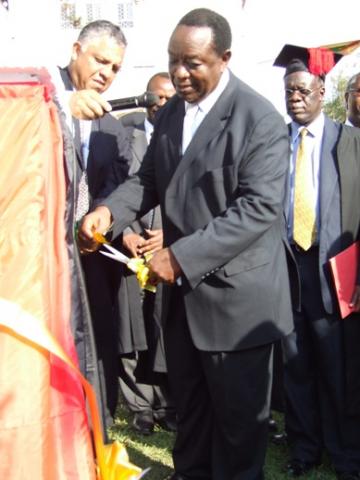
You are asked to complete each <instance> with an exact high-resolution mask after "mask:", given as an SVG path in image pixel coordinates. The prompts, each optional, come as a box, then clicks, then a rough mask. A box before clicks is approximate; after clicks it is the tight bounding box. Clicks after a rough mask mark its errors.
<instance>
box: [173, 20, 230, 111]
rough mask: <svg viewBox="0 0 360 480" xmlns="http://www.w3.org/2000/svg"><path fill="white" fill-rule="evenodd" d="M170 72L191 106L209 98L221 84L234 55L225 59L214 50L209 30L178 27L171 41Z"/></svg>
mask: <svg viewBox="0 0 360 480" xmlns="http://www.w3.org/2000/svg"><path fill="white" fill-rule="evenodd" d="M168 52H169V72H170V76H171V80H172V82H173V84H174V86H175V89H176V93H177V94H178V95H179V96H180V97H181V98H183V99H184V100H186V101H187V102H189V103H197V102H199V101H200V100H203V99H204V98H205V97H207V96H208V95H209V93H211V92H212V91H213V90H214V89H215V88H216V86H217V84H218V83H219V80H220V77H221V74H222V73H223V71H224V70H225V68H226V66H227V64H228V62H229V60H230V56H231V53H230V51H229V50H227V51H225V52H224V54H223V55H222V56H219V54H218V53H217V52H216V51H215V49H214V47H213V40H212V31H211V29H210V28H208V27H188V26H186V25H179V26H178V27H177V28H176V29H175V31H174V33H173V34H172V36H171V38H170V42H169V48H168Z"/></svg>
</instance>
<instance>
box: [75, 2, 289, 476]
mask: <svg viewBox="0 0 360 480" xmlns="http://www.w3.org/2000/svg"><path fill="white" fill-rule="evenodd" d="M230 47H231V31H230V27H229V24H228V22H227V20H226V19H225V18H223V17H222V16H221V15H219V14H217V13H216V12H213V11H211V10H208V9H203V8H201V9H196V10H193V11H191V12H189V13H188V14H186V15H185V16H184V17H183V18H182V19H181V20H180V22H179V23H178V25H177V26H176V28H175V30H174V32H173V34H172V36H171V38H170V42H169V47H168V52H169V69H170V76H171V78H172V81H173V84H174V86H175V89H176V92H177V95H175V96H174V97H173V98H171V99H170V100H169V101H168V102H167V104H166V105H165V106H164V107H163V108H162V109H161V110H160V111H159V116H158V117H157V120H156V125H155V129H154V133H153V136H152V139H151V142H150V145H149V148H148V150H147V153H146V155H145V158H144V160H143V163H142V166H141V168H140V170H139V171H138V173H137V174H136V175H135V176H133V177H131V178H130V179H129V180H128V181H127V182H126V183H125V184H124V185H123V187H124V188H121V187H120V188H119V189H117V190H116V191H115V192H114V193H113V194H112V195H111V196H110V197H109V198H108V199H107V200H106V201H105V202H104V203H103V204H102V205H101V206H99V207H98V208H97V209H96V210H95V211H94V212H92V213H90V214H89V215H87V216H86V217H85V219H84V221H83V224H82V227H81V229H80V231H79V241H80V242H81V245H82V248H83V249H84V250H87V251H93V250H94V249H95V248H97V247H98V245H97V244H96V242H94V240H93V237H92V235H93V234H92V232H93V229H96V230H99V231H104V230H106V229H107V228H108V227H109V225H110V222H111V221H112V219H113V220H114V231H113V234H114V236H116V235H118V234H119V232H120V231H122V230H123V229H124V228H125V227H126V226H127V225H129V224H130V223H131V222H132V221H133V220H134V219H135V218H136V217H140V216H142V215H143V214H144V213H145V212H147V211H149V210H150V209H152V208H154V207H155V206H156V205H157V204H160V207H161V211H162V219H163V231H164V245H165V248H163V249H162V250H160V251H158V252H156V253H155V254H154V256H153V257H152V259H151V261H150V263H149V264H150V268H151V275H152V277H151V278H152V281H154V283H156V282H158V281H161V282H164V297H163V316H164V320H163V321H164V323H165V325H164V342H165V353H166V361H167V366H168V373H169V381H170V386H171V391H172V393H173V395H174V401H175V407H176V413H177V428H178V430H177V436H176V441H175V446H174V450H173V459H174V465H175V470H176V472H175V473H174V474H173V476H172V478H173V479H176V480H180V479H196V480H199V479H204V480H205V479H208V480H210V479H226V480H235V479H237V480H258V479H263V478H264V477H263V464H264V459H265V450H266V443H267V430H268V419H269V402H270V387H271V367H270V365H271V361H272V347H273V343H274V342H275V341H276V340H278V339H279V338H280V337H281V336H283V335H285V334H288V333H289V332H290V331H291V329H292V315H291V302H290V291H289V283H288V273H287V265H286V256H285V248H284V244H283V241H282V236H281V232H282V228H283V215H282V207H281V204H282V198H283V195H284V187H285V179H286V173H287V165H288V153H289V141H288V134H287V129H286V126H285V124H284V121H283V119H282V118H281V116H280V115H279V113H278V112H276V111H275V109H274V107H273V106H272V105H271V104H270V103H269V102H268V101H266V100H265V99H264V98H262V97H261V96H260V95H259V94H258V93H256V92H255V91H254V90H252V89H251V88H250V87H249V86H247V85H246V84H244V83H243V82H242V81H241V80H239V79H238V78H236V77H235V76H234V75H233V74H232V73H231V72H230V71H229V70H228V68H227V67H228V62H229V60H230V57H231V52H230ZM167 313H168V315H166V314H167Z"/></svg>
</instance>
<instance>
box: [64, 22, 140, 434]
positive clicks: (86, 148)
mask: <svg viewBox="0 0 360 480" xmlns="http://www.w3.org/2000/svg"><path fill="white" fill-rule="evenodd" d="M125 49H126V39H125V36H124V34H123V32H122V31H121V29H120V28H119V27H118V26H116V25H114V24H112V23H111V22H109V21H107V20H97V21H95V22H92V23H89V24H88V25H86V26H85V27H84V28H83V29H82V30H81V32H80V34H79V37H78V39H77V41H76V42H75V43H74V45H73V47H72V53H71V59H70V63H69V65H68V66H67V67H66V68H60V75H61V78H62V81H63V83H64V87H65V90H67V91H68V92H71V94H69V101H70V109H71V113H72V114H73V115H74V117H73V119H72V124H73V136H74V144H75V150H76V159H77V163H76V176H77V182H78V195H77V199H76V209H75V215H76V221H80V220H81V218H82V216H83V215H85V214H86V213H87V211H88V209H89V206H90V205H91V203H92V202H93V201H94V200H96V198H98V197H103V196H106V195H107V194H108V193H110V191H111V189H112V188H114V187H115V185H110V186H109V182H108V179H109V178H110V177H111V173H112V169H114V168H115V169H116V171H117V181H119V182H121V181H123V180H124V179H125V177H126V176H127V171H128V164H129V161H130V158H131V153H130V149H129V144H128V142H127V141H126V136H125V130H124V128H123V126H122V125H121V123H120V122H119V121H118V120H116V119H115V118H114V117H113V116H112V115H110V114H109V113H106V112H107V111H108V110H109V107H110V106H109V104H108V103H107V102H106V101H105V100H104V99H102V97H101V94H102V93H104V92H105V91H106V90H107V89H108V88H109V87H110V85H111V84H112V82H113V80H114V79H115V77H116V74H117V73H118V72H119V70H120V68H121V64H122V61H123V58H124V54H125ZM75 117H76V118H75ZM81 260H82V266H83V270H84V274H85V282H86V290H87V296H88V300H89V305H90V313H91V317H92V326H93V332H94V339H95V344H96V350H97V356H98V368H99V371H100V378H101V385H100V388H101V397H102V406H103V409H105V412H104V417H105V418H104V419H103V420H104V424H105V425H109V424H111V422H112V418H113V416H114V414H115V409H116V405H117V400H118V350H117V342H116V338H117V323H118V318H117V317H116V315H115V301H116V294H117V291H118V288H119V285H120V279H121V273H120V269H119V268H118V265H117V264H115V263H114V262H112V261H111V260H109V259H107V258H105V257H104V256H102V255H100V254H99V253H96V254H95V255H91V256H86V255H85V256H82V258H81ZM77 335H78V336H79V341H78V346H80V345H81V344H82V340H81V338H82V336H87V335H89V332H86V331H83V332H77ZM79 348H80V347H79ZM83 356H84V357H85V358H86V352H83V355H81V356H80V357H81V358H82V357H83Z"/></svg>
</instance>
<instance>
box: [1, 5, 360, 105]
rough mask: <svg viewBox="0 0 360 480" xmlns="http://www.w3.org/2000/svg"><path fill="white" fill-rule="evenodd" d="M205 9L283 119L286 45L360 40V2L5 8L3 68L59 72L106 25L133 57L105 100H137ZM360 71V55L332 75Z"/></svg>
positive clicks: (236, 63) (240, 71)
mask: <svg viewBox="0 0 360 480" xmlns="http://www.w3.org/2000/svg"><path fill="white" fill-rule="evenodd" d="M203 6H206V7H208V8H212V9H214V10H216V11H218V12H219V13H221V14H223V15H224V16H225V17H226V18H227V19H228V20H229V22H230V24H231V27H232V31H233V37H234V40H233V49H232V50H233V57H232V59H231V62H230V67H231V69H232V70H233V72H234V73H236V74H237V75H238V76H240V77H241V78H242V79H244V80H245V81H246V82H248V83H249V84H250V85H252V86H253V87H254V88H255V89H256V90H258V91H259V92H260V93H262V94H263V95H265V96H266V97H267V98H268V99H269V100H270V101H271V102H272V103H274V105H275V106H276V107H277V108H278V109H279V110H280V111H281V112H282V113H284V101H283V88H282V76H283V70H282V69H280V68H274V67H272V62H273V60H274V58H275V57H276V55H277V53H278V52H279V51H280V49H281V47H282V46H283V44H285V43H293V44H298V45H304V46H319V45H324V44H331V43H337V42H343V41H349V40H355V39H358V38H359V37H360V33H359V29H358V18H359V14H360V6H359V1H358V0H342V2H340V3H339V2H336V1H335V0H334V1H333V2H329V1H328V0H303V1H302V2H301V3H299V2H298V1H296V0H203V1H197V0H182V1H181V2H179V1H176V0H125V1H120V0H97V1H96V0H95V1H90V0H70V1H64V0H31V1H29V0H0V42H1V45H2V48H1V51H0V62H1V65H9V66H14V65H15V66H43V65H45V66H48V65H49V66H50V65H51V66H54V65H56V64H57V65H65V64H67V62H68V59H69V54H70V48H71V44H72V43H73V41H74V40H75V39H76V37H77V34H78V32H79V29H80V28H81V27H82V26H83V25H85V24H86V23H87V22H89V21H92V20H95V19H98V18H105V19H108V20H111V21H113V22H114V23H118V24H119V25H121V27H122V28H123V29H124V31H125V34H126V37H127V39H128V43H129V46H128V50H127V53H126V57H125V61H124V65H123V68H122V71H121V73H120V74H119V76H118V79H117V80H116V81H115V82H114V84H113V86H112V87H111V88H110V89H109V91H108V92H106V95H107V98H120V97H126V96H132V95H139V94H141V93H142V92H143V90H144V88H145V87H144V86H145V85H146V82H147V79H148V78H149V77H150V76H151V75H152V73H154V72H155V71H159V70H167V44H168V39H169V36H170V34H171V32H172V30H173V29H174V27H175V25H176V22H177V21H178V20H179V19H180V17H181V16H182V15H183V14H184V13H186V12H187V11H188V10H191V9H192V8H196V7H203ZM358 70H360V53H359V51H357V52H355V53H353V54H352V55H350V56H348V57H346V58H344V59H343V60H342V61H341V62H340V63H339V64H338V65H337V66H336V67H335V68H334V69H333V71H332V72H331V75H329V79H328V87H329V88H328V95H330V94H331V88H330V87H331V86H332V81H331V79H332V78H334V77H336V76H338V75H339V74H343V75H347V76H350V75H351V74H352V73H355V71H358Z"/></svg>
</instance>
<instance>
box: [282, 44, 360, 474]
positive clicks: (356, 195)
mask: <svg viewBox="0 0 360 480" xmlns="http://www.w3.org/2000/svg"><path fill="white" fill-rule="evenodd" d="M332 57H333V54H332V52H327V51H324V50H322V51H314V50H307V49H305V48H302V47H296V46H291V45H287V46H285V47H284V49H283V50H282V52H281V53H280V55H279V56H278V58H277V59H276V61H275V65H277V66H284V67H286V72H285V76H284V86H285V99H286V107H287V112H288V114H289V116H290V117H291V120H292V122H291V124H290V126H289V131H290V136H291V143H292V155H291V157H290V170H289V179H288V191H287V195H286V202H285V215H286V219H287V233H288V239H289V242H290V245H291V253H292V260H293V262H294V263H293V264H292V266H291V268H290V272H291V274H290V279H291V283H292V285H293V286H294V291H295V290H296V289H297V288H298V286H299V287H300V296H298V297H297V298H294V320H295V330H294V332H293V333H291V334H290V335H289V336H287V337H286V338H285V339H284V341H283V347H284V355H285V385H284V387H285V394H286V403H287V405H286V431H287V434H288V439H289V443H290V445H291V461H290V463H289V465H288V474H289V475H291V476H293V477H298V476H301V475H304V474H306V473H307V472H308V471H309V470H310V469H311V468H313V467H314V466H316V465H318V464H319V463H320V462H321V457H322V451H323V449H326V450H327V452H328V454H329V456H330V459H331V462H332V464H333V466H334V468H335V470H336V472H337V477H338V478H339V479H343V480H352V479H358V478H360V435H359V432H360V380H359V373H360V356H359V353H358V346H359V341H360V318H359V315H358V314H357V313H353V314H352V315H351V316H350V317H348V318H346V319H345V320H342V319H341V317H340V314H339V308H338V304H337V300H336V295H335V289H334V284H333V281H332V278H331V272H330V266H329V259H330V258H331V257H333V256H334V255H336V254H338V253H339V252H341V251H342V250H344V249H345V248H346V247H348V246H349V245H351V244H352V243H353V242H354V241H356V240H357V239H359V233H360V231H359V227H360V213H359V208H358V205H360V133H359V132H357V131H356V129H353V128H350V127H347V126H344V125H341V124H338V123H336V122H334V121H332V120H330V118H328V117H326V116H325V115H324V114H323V112H322V104H323V99H324V94H325V86H324V79H325V74H326V73H327V72H328V70H329V68H331V66H332V65H334V61H336V60H339V59H340V55H339V56H337V57H335V59H334V58H332ZM303 160H306V162H305V163H304V162H303ZM303 167H305V169H306V171H305V170H304V169H303ZM308 167H309V168H308ZM359 279H360V277H359ZM298 282H299V285H298ZM359 285H360V281H359V282H358V285H354V296H353V300H352V304H353V308H354V312H358V311H359V307H360V300H359V299H360V296H359V294H360V286H359Z"/></svg>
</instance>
